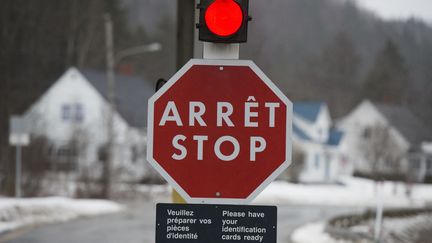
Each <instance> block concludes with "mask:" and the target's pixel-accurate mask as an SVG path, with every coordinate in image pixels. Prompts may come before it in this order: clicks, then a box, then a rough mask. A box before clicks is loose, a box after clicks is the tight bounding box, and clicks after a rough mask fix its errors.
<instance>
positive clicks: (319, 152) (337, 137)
mask: <svg viewBox="0 0 432 243" xmlns="http://www.w3.org/2000/svg"><path fill="white" fill-rule="evenodd" d="M342 138H343V133H342V132H341V131H338V130H337V129H335V128H333V124H332V120H331V118H330V113H329V110H328V107H327V105H326V104H325V103H322V102H294V118H293V141H294V151H300V152H301V153H302V154H303V156H304V161H303V169H302V172H301V174H300V178H299V179H300V181H301V182H306V183H329V182H335V181H336V180H337V179H338V177H339V176H341V175H347V174H350V173H351V172H352V166H350V165H349V164H348V162H347V160H346V159H345V157H344V154H343V153H342V151H341V145H342ZM294 162H296V161H294Z"/></svg>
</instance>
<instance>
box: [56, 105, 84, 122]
mask: <svg viewBox="0 0 432 243" xmlns="http://www.w3.org/2000/svg"><path fill="white" fill-rule="evenodd" d="M61 117H62V120H63V121H64V122H71V123H81V122H83V121H84V109H83V106H82V104H80V103H66V104H63V105H62V107H61Z"/></svg>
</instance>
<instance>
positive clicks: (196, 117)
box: [158, 96, 280, 161]
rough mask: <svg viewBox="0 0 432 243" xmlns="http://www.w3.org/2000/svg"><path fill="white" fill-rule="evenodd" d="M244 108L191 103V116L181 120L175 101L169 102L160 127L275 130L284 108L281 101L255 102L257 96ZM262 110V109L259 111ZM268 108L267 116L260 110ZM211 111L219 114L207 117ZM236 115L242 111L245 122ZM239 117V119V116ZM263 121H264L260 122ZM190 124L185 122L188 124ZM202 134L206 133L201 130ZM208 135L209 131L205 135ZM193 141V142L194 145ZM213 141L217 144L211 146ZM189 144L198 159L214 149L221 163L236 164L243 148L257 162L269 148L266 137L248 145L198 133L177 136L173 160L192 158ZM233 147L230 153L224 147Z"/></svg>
mask: <svg viewBox="0 0 432 243" xmlns="http://www.w3.org/2000/svg"><path fill="white" fill-rule="evenodd" d="M247 101H248V102H245V103H244V106H243V107H241V108H237V109H235V108H234V106H233V104H231V103H229V102H216V103H215V104H213V107H211V109H208V108H209V107H207V106H206V104H204V103H203V102H199V101H190V102H189V104H188V113H187V114H188V116H187V117H181V116H180V113H179V110H178V106H177V104H176V103H175V102H174V101H169V102H167V104H166V106H165V108H164V112H163V115H162V117H161V119H160V121H159V122H158V125H159V126H160V127H164V126H167V125H169V124H175V126H176V127H178V128H179V130H181V128H182V127H186V126H187V127H197V128H198V127H199V128H205V127H208V126H212V127H215V128H216V129H217V128H223V127H230V128H258V127H262V126H267V127H270V128H272V127H275V116H276V114H277V111H278V108H280V103H277V102H265V103H262V104H260V103H258V102H255V97H253V96H250V97H249V98H248V100H247ZM259 108H261V109H259ZM262 108H264V109H265V111H266V112H265V113H263V114H260V112H259V111H262ZM207 110H212V111H215V113H216V114H212V115H209V116H206V114H207ZM236 112H241V114H242V115H243V116H242V119H234V118H233V117H238V115H239V114H236ZM236 115H237V116H236ZM263 115H265V116H266V117H265V119H266V122H265V124H260V123H259V120H262V119H263V117H262V116H263ZM206 117H207V119H208V117H213V118H214V117H215V119H213V120H206ZM258 118H260V119H258ZM186 120H187V122H184V121H186ZM199 131H201V132H202V131H205V130H203V129H199ZM204 133H205V132H204ZM190 141H193V143H190ZM209 141H214V142H213V143H212V144H210V142H209ZM186 144H188V145H189V146H191V144H193V146H195V148H193V149H194V151H196V159H197V160H203V159H204V158H203V157H204V156H203V155H204V154H208V151H207V150H212V151H211V152H213V153H214V155H215V156H216V157H217V158H218V159H219V160H221V161H232V160H235V159H236V158H237V157H238V156H239V154H240V151H241V150H243V149H247V150H248V154H249V161H256V157H257V154H259V153H262V152H264V151H265V150H266V148H267V141H266V139H265V138H264V137H263V136H254V135H251V136H249V141H248V143H247V144H241V143H240V142H239V139H237V138H236V137H234V136H230V135H222V136H218V137H214V135H213V137H212V135H211V134H194V135H189V137H188V136H186V135H184V134H181V133H180V132H179V134H176V135H174V136H173V137H172V142H171V146H172V147H173V148H174V149H175V152H174V153H172V155H171V158H172V159H174V160H184V159H186V158H187V156H188V151H189V150H191V148H190V147H187V146H186ZM228 145H229V146H231V147H232V148H233V149H232V151H230V152H229V153H227V152H225V153H224V152H223V149H222V147H223V146H228Z"/></svg>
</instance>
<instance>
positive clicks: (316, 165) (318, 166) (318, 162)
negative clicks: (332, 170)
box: [315, 153, 320, 170]
mask: <svg viewBox="0 0 432 243" xmlns="http://www.w3.org/2000/svg"><path fill="white" fill-rule="evenodd" d="M319 168H320V154H319V153H316V154H315V169H317V170H318V169H319Z"/></svg>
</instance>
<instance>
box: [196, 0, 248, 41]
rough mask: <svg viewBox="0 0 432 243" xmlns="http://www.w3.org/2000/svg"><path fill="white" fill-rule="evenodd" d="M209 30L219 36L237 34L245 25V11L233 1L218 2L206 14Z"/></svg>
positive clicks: (217, 0)
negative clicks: (243, 24)
mask: <svg viewBox="0 0 432 243" xmlns="http://www.w3.org/2000/svg"><path fill="white" fill-rule="evenodd" d="M204 18H205V22H206V25H207V27H208V29H209V30H210V31H211V32H212V33H214V34H215V35H219V36H230V35H233V34H235V33H236V32H237V31H238V30H239V29H240V27H241V25H242V23H243V19H244V18H243V10H242V8H241V7H240V6H239V4H238V3H237V2H235V1H233V0H216V1H214V2H213V3H212V4H211V5H210V6H209V7H208V8H207V10H206V12H205V16H204Z"/></svg>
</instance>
